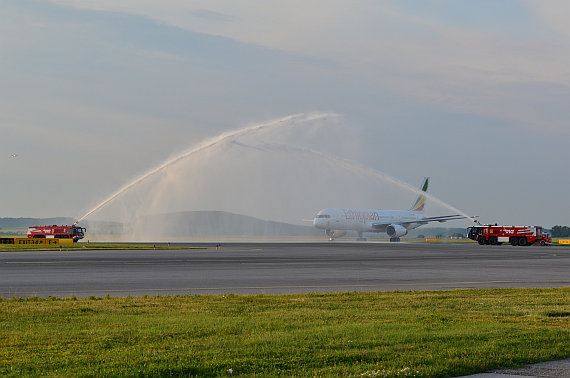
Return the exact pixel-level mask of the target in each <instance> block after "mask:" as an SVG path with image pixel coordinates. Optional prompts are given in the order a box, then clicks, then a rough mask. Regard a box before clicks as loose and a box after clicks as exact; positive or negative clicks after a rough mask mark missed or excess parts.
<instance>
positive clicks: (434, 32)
mask: <svg viewBox="0 0 570 378" xmlns="http://www.w3.org/2000/svg"><path fill="white" fill-rule="evenodd" d="M0 7H1V9H2V12H0V130H1V135H2V137H1V138H0V152H1V154H0V155H1V156H0V171H1V172H2V193H1V194H2V195H1V196H0V217H56V216H70V217H74V218H76V219H78V218H79V217H81V216H82V215H84V214H85V213H86V212H88V211H89V210H90V209H92V208H93V207H94V206H96V205H97V204H98V203H100V202H101V201H103V200H104V199H106V198H108V196H110V195H112V194H113V193H115V192H116V191H117V190H118V189H120V188H122V187H124V186H125V185H127V184H128V183H129V182H132V180H135V179H136V178H137V177H140V176H141V175H143V174H144V173H145V172H148V171H149V170H152V169H153V168H155V167H157V166H159V165H160V164H161V163H163V162H165V161H168V160H169V159H171V158H172V157H173V156H177V155H178V154H180V153H181V152H183V151H188V150H190V149H192V148H193V147H194V146H198V145H200V144H201V143H203V141H204V140H208V139H211V138H216V137H217V136H218V135H220V134H223V133H226V132H228V131H231V130H236V129H240V128H245V127H248V126H251V125H255V124H262V123H266V122H271V121H272V120H276V119H280V118H283V117H287V116H290V115H293V114H300V113H304V114H316V113H320V114H322V113H326V114H330V115H331V116H330V117H328V119H326V120H319V121H307V120H304V121H302V122H298V123H297V124H294V125H293V124H292V125H291V127H290V128H289V130H290V131H288V132H285V131H283V130H276V131H272V132H262V133H260V134H256V135H247V138H244V139H243V140H240V141H234V140H232V141H228V143H225V144H222V145H219V146H216V147H215V148H212V149H209V150H207V151H204V152H201V153H200V154H196V156H192V158H190V159H188V160H186V161H183V162H179V163H177V164H176V167H174V166H173V167H171V168H170V169H169V170H167V171H166V170H165V171H164V172H162V173H161V175H159V176H157V177H154V178H152V179H150V180H148V181H146V182H144V183H142V184H141V185H139V186H138V187H136V188H134V189H133V190H132V191H131V190H129V191H127V192H125V194H124V195H123V196H121V198H118V199H117V200H114V201H111V202H110V203H109V204H107V205H106V206H105V207H104V208H103V209H101V211H98V212H96V213H94V214H93V216H92V217H93V218H97V219H105V220H110V219H121V217H122V216H124V214H125V213H133V212H136V211H138V209H143V211H142V213H143V214H146V215H148V214H152V213H153V212H168V211H187V210H188V211H189V210H224V211H232V212H239V213H245V214H246V215H252V216H258V217H260V218H263V219H270V220H278V221H287V222H291V223H298V221H299V220H302V219H305V218H312V217H313V216H314V214H315V213H316V212H317V211H318V210H319V209H321V208H324V207H360V208H377V207H381V208H396V209H397V208H404V207H407V206H409V204H411V203H412V202H413V199H414V197H415V194H414V193H413V192H411V191H406V190H402V188H398V187H396V186H394V185H392V184H390V183H388V182H385V181H382V180H378V179H377V178H373V177H372V176H374V174H372V173H371V174H370V175H369V176H368V177H362V175H360V176H359V175H358V174H357V173H356V172H355V171H351V170H350V169H347V168H346V167H343V166H342V164H341V163H338V164H334V163H331V161H330V160H329V161H325V160H323V159H322V158H319V156H321V157H322V155H318V154H313V155H311V154H307V153H305V154H303V153H301V152H300V151H301V149H302V148H304V149H305V151H306V150H307V149H310V150H313V151H319V152H322V153H324V154H327V156H333V157H335V158H337V157H338V158H340V159H345V160H350V161H352V162H354V163H356V164H357V165H359V166H363V167H368V168H370V172H372V171H375V172H382V173H386V174H388V175H390V176H392V177H395V178H398V179H400V180H402V181H405V182H407V183H410V184H412V185H414V186H416V185H419V184H420V182H421V181H422V178H423V177H424V176H430V177H431V187H430V193H431V194H432V195H434V196H435V197H437V198H439V199H441V200H443V201H445V202H447V203H449V204H451V205H452V206H453V207H456V208H458V209H460V210H461V211H464V212H466V213H467V214H472V215H478V216H480V218H481V219H482V220H483V221H484V222H491V223H495V222H498V223H505V224H540V225H544V226H546V227H550V226H553V225H556V224H561V225H568V224H570V198H569V195H568V193H569V192H570V190H569V189H570V169H569V168H568V162H569V161H570V125H569V123H568V121H569V118H570V117H569V116H570V110H569V106H568V104H570V24H569V23H568V22H567V20H566V17H565V16H566V15H567V14H568V13H569V12H570V3H568V2H567V1H562V0H549V1H540V0H536V1H531V0H519V1H508V2H507V1H491V0H488V1H486V0H482V1H477V2H474V1H468V0H449V1H444V0H422V1H409V0H398V1H376V0H374V1H372V0H361V1H338V0H327V1H320V0H313V1H297V0H292V1H287V2H267V1H261V0H251V1H239V2H237V1H232V0H219V1H191V0H160V1H159V0H136V1H135V0H122V1H111V0H97V1H95V0H81V1H79V0H52V1H49V0H44V1H39V0H36V1H33V0H0ZM333 114H334V115H333ZM230 142H231V143H230ZM237 142H239V143H237ZM277 145H279V146H280V147H276V146H277ZM284 145H287V146H289V147H291V148H289V149H286V148H284V147H283V146H284ZM268 146H271V147H268ZM13 155H16V156H15V157H14V156H13ZM150 204H152V206H150ZM426 212H428V213H429V215H442V214H447V213H449V212H450V209H448V208H445V207H441V206H440V207H438V206H431V207H430V206H429V204H428V207H427V208H426ZM121 214H123V215H121ZM449 225H450V226H451V224H449Z"/></svg>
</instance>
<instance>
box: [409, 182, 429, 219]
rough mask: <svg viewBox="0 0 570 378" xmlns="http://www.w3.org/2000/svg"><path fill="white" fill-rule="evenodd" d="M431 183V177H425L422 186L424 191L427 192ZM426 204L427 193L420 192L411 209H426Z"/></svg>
mask: <svg viewBox="0 0 570 378" xmlns="http://www.w3.org/2000/svg"><path fill="white" fill-rule="evenodd" d="M428 185H429V177H426V178H424V182H423V184H422V186H421V188H422V192H427V189H428ZM425 204H426V195H425V194H420V195H419V196H418V198H416V202H414V204H413V205H412V208H411V209H410V210H411V211H424V206H425Z"/></svg>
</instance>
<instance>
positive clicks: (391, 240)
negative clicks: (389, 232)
mask: <svg viewBox="0 0 570 378" xmlns="http://www.w3.org/2000/svg"><path fill="white" fill-rule="evenodd" d="M390 242H391V243H398V242H400V238H390Z"/></svg>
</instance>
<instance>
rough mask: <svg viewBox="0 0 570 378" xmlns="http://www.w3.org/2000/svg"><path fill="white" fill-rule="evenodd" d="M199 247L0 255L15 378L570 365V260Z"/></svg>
mask: <svg viewBox="0 0 570 378" xmlns="http://www.w3.org/2000/svg"><path fill="white" fill-rule="evenodd" d="M188 246H190V245H172V246H171V247H170V248H166V249H157V250H154V249H151V250H102V251H92V250H71V251H65V250H64V251H59V250H55V251H54V250H52V251H9V252H0V297H4V298H14V297H29V298H28V299H11V300H8V299H4V300H2V299H1V298H0V309H1V311H0V331H1V332H0V338H1V339H2V340H1V341H2V344H3V345H4V346H5V348H3V351H2V352H0V372H1V373H2V375H14V376H16V375H18V376H20V375H35V374H39V373H41V374H48V375H50V374H54V375H83V374H89V375H90V374H95V375H205V376H219V375H228V374H229V373H230V369H231V372H232V373H233V375H242V374H244V375H252V374H261V375H298V376H309V375H310V376H313V375H324V376H327V375H328V376H330V375H360V376H406V375H417V376H456V375H464V374H470V373H477V372H484V371H489V370H492V369H497V368H514V367H519V366H522V365H524V364H526V363H532V362H539V361H548V360H555V359H562V358H567V357H568V356H569V355H570V349H569V347H568V345H570V331H569V328H568V326H569V323H568V322H569V321H570V320H569V319H570V299H569V295H568V286H570V277H569V275H568V271H570V248H568V247H564V246H560V247H538V246H537V247H512V246H500V247H498V246H479V245H477V244H474V243H468V244H466V243H443V244H418V243H410V244H408V243H399V244H390V243H337V242H335V243H329V242H327V243H225V244H222V246H221V248H218V247H216V244H215V243H204V244H197V243H192V244H191V246H194V247H201V248H202V249H182V247H188ZM538 287H541V288H544V289H525V288H538ZM471 288H473V289H480V290H448V289H471ZM488 288H503V289H488ZM505 288H506V289H505ZM509 288H520V289H509ZM418 290H419V291H418ZM395 291H397V292H395ZM334 292H339V293H334ZM282 293H293V294H290V295H285V296H273V295H267V294H282ZM174 294H176V295H186V294H221V295H214V296H202V295H199V296H181V297H178V296H174V297H173V296H168V295H174ZM228 294H230V295H228ZM231 294H264V295H256V296H249V295H245V296H241V295H237V296H236V295H231ZM146 295H150V296H149V297H146ZM154 295H159V296H154ZM105 296H106V298H102V297H105ZM35 297H44V298H46V299H41V298H40V299H38V298H35ZM47 297H51V298H47ZM55 297H60V299H57V298H55ZM82 297H83V298H82ZM561 363H564V362H561ZM547 370H548V371H549V372H552V371H553V369H552V368H548V369H547ZM526 371H528V370H526ZM534 371H535V372H536V371H538V370H534ZM511 372H512V371H511ZM557 372H558V373H557V375H551V376H560V377H562V376H565V375H564V374H566V373H568V372H569V371H568V366H567V365H565V366H562V368H558V370H557ZM502 373H503V372H500V373H498V374H502ZM512 374H517V372H514V373H512ZM537 374H539V373H537ZM499 376H500V375H499Z"/></svg>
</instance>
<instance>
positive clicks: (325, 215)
mask: <svg viewBox="0 0 570 378" xmlns="http://www.w3.org/2000/svg"><path fill="white" fill-rule="evenodd" d="M330 217H331V216H330V215H328V214H319V215H317V218H330Z"/></svg>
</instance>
